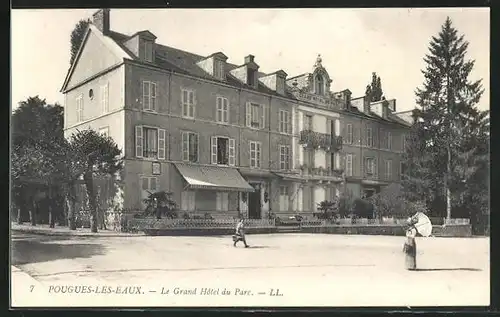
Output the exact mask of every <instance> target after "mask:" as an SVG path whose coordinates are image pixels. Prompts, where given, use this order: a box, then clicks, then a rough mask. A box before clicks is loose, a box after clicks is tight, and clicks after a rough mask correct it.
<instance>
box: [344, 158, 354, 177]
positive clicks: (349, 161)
mask: <svg viewBox="0 0 500 317" xmlns="http://www.w3.org/2000/svg"><path fill="white" fill-rule="evenodd" d="M352 161H353V155H352V154H350V153H348V154H346V156H345V174H346V176H352V165H353V164H352Z"/></svg>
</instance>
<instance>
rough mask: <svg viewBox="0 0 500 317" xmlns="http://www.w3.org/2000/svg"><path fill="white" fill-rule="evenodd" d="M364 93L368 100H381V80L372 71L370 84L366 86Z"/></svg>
mask: <svg viewBox="0 0 500 317" xmlns="http://www.w3.org/2000/svg"><path fill="white" fill-rule="evenodd" d="M365 95H366V96H368V99H369V100H370V102H377V101H381V100H382V96H383V91H382V81H381V80H380V76H377V73H375V72H373V73H372V82H371V83H370V85H368V86H366V91H365Z"/></svg>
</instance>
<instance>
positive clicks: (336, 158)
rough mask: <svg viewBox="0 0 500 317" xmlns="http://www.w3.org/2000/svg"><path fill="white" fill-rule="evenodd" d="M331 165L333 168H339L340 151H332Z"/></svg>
mask: <svg viewBox="0 0 500 317" xmlns="http://www.w3.org/2000/svg"><path fill="white" fill-rule="evenodd" d="M333 167H334V168H335V169H340V153H339V152H335V153H333Z"/></svg>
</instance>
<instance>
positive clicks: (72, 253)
mask: <svg viewBox="0 0 500 317" xmlns="http://www.w3.org/2000/svg"><path fill="white" fill-rule="evenodd" d="M105 251H106V249H105V247H104V246H103V245H101V244H98V243H82V241H81V240H79V241H75V240H67V239H65V240H64V242H63V240H62V239H51V240H50V241H47V240H41V241H40V240H35V239H19V240H17V239H14V240H13V241H12V257H11V259H12V262H11V264H12V265H22V264H29V263H40V262H50V261H55V260H62V259H73V258H90V257H92V256H95V255H103V254H105Z"/></svg>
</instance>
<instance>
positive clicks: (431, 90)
mask: <svg viewBox="0 0 500 317" xmlns="http://www.w3.org/2000/svg"><path fill="white" fill-rule="evenodd" d="M489 29H490V21H489V9H488V8H432V9H429V8H426V9H424V8H415V9H412V8H391V9H389V8H378V9H374V8H364V9H349V8H345V9H329V8H323V9H321V8H318V9H258V10H257V9H190V10H187V9H148V10H146V9H108V8H95V9H85V10H83V9H80V10H76V9H75V10H73V9H64V10H63V9H60V10H59V9H57V10H56V9H45V10H44V9H39V10H34V9H30V10H27V9H23V10H21V9H17V10H16V9H14V10H13V11H12V105H11V106H12V115H11V121H12V125H11V140H12V141H11V144H12V148H11V153H10V154H11V195H10V198H11V204H10V206H11V210H10V218H11V222H10V223H11V230H10V237H11V250H10V251H11V253H10V267H11V274H10V286H11V294H10V295H11V296H10V299H11V307H12V308H21V307H181V306H182V307H186V306H187V307H189V306H191V307H192V306H197V307H200V306H202V307H285V306H286V307H303V306H308V307H311V306H314V307H326V306H328V307H367V306H404V307H418V306H489V304H490V264H489V243H490V242H489V214H490V208H489V196H490V194H489V175H490V172H489V169H490V163H489V162H490V159H489V144H490V135H489V108H490V106H489V102H490V101H489V93H490V91H489V77H490V74H489V72H490V71H489V59H490V56H489V54H490V53H489V52H490V48H489V43H490V38H489Z"/></svg>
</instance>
